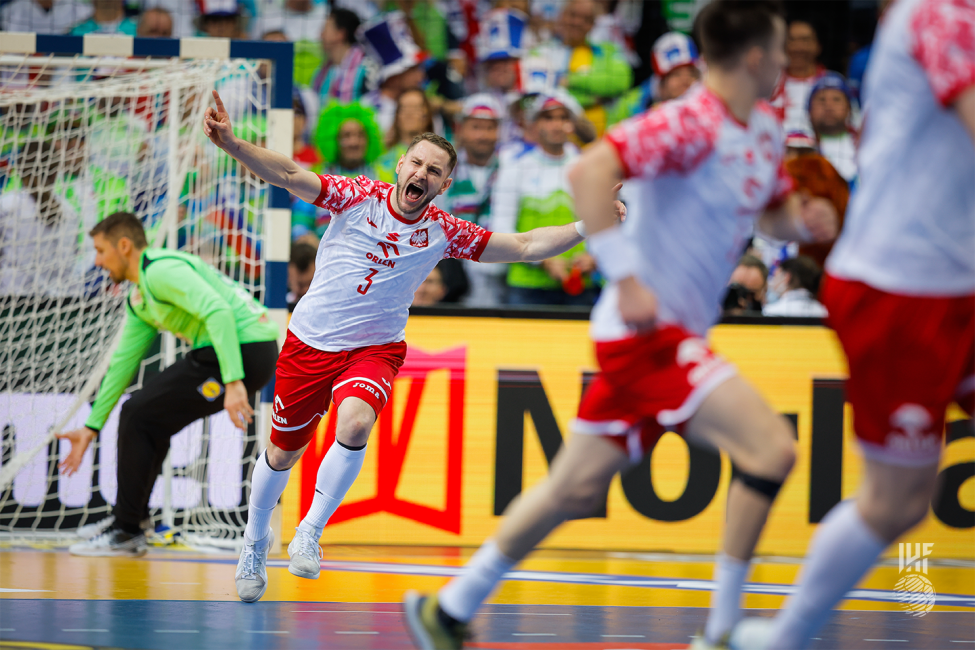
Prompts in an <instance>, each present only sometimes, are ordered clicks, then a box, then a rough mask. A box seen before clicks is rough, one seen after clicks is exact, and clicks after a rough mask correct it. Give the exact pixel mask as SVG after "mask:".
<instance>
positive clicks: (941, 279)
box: [826, 0, 975, 296]
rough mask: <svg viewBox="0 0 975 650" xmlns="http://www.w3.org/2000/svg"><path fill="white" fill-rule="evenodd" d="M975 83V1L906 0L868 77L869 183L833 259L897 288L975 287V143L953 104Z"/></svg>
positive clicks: (865, 180) (864, 179) (854, 202)
mask: <svg viewBox="0 0 975 650" xmlns="http://www.w3.org/2000/svg"><path fill="white" fill-rule="evenodd" d="M972 85H975V2H973V0H898V2H896V3H895V4H894V5H893V6H892V7H891V8H890V10H889V11H888V13H887V15H886V16H885V17H884V21H883V23H882V25H881V28H880V30H879V33H878V35H877V38H876V41H875V43H874V48H873V54H872V55H871V57H870V66H869V68H868V69H867V74H866V78H865V79H864V95H865V96H866V97H867V98H868V104H867V106H866V110H865V117H864V128H863V133H862V136H861V139H860V151H859V163H860V187H859V188H858V189H857V191H856V192H855V193H854V195H853V197H852V198H851V200H850V207H849V209H848V210H847V216H846V223H845V224H844V226H843V233H842V234H841V235H840V239H839V241H838V242H837V243H836V246H835V247H834V248H833V253H832V254H831V255H830V257H829V259H828V260H827V263H826V268H827V270H828V271H829V272H830V274H832V275H834V276H837V277H840V278H845V279H848V280H860V281H862V282H865V283H866V284H869V285H870V286H872V287H874V288H876V289H880V290H882V291H886V292H889V293H896V294H903V295H927V296H957V295H966V294H971V293H975V146H973V145H972V138H971V136H970V135H969V134H968V131H966V130H965V127H964V126H963V125H962V123H961V120H960V119H959V117H958V114H957V113H955V111H954V110H952V109H951V108H950V107H951V105H952V103H953V102H954V101H955V99H956V98H957V97H958V95H959V94H960V93H961V92H963V91H964V90H966V89H967V88H970V87H971V86H972Z"/></svg>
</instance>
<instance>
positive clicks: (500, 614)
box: [477, 612, 572, 616]
mask: <svg viewBox="0 0 975 650" xmlns="http://www.w3.org/2000/svg"><path fill="white" fill-rule="evenodd" d="M477 615H478V616H572V614H546V613H543V612H478V613H477Z"/></svg>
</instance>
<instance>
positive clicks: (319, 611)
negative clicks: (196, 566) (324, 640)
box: [291, 609, 568, 616]
mask: <svg viewBox="0 0 975 650" xmlns="http://www.w3.org/2000/svg"><path fill="white" fill-rule="evenodd" d="M291 613H292V614H402V613H403V612H374V611H372V610H370V609H293V610H291ZM566 616H568V614H566Z"/></svg>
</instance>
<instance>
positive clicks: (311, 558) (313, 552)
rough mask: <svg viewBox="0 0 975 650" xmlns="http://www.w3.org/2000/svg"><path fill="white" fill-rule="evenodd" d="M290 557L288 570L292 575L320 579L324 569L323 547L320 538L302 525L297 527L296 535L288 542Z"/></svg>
mask: <svg viewBox="0 0 975 650" xmlns="http://www.w3.org/2000/svg"><path fill="white" fill-rule="evenodd" d="M288 557H290V558H291V564H289V565H288V571H290V572H291V574H292V575H296V576H298V577H299V578H308V579H309V580H318V574H319V573H321V570H322V565H321V559H322V547H321V546H319V544H318V540H317V539H315V538H314V537H313V536H312V535H309V534H308V533H307V532H305V531H304V530H302V528H301V526H299V527H298V528H295V537H294V539H293V540H291V543H290V544H288Z"/></svg>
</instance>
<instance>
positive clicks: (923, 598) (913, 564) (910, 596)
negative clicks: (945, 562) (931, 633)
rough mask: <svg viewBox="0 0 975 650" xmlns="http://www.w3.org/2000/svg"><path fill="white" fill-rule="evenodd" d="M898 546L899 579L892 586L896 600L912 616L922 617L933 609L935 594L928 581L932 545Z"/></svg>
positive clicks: (906, 544) (907, 544) (932, 586)
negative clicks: (895, 593)
mask: <svg viewBox="0 0 975 650" xmlns="http://www.w3.org/2000/svg"><path fill="white" fill-rule="evenodd" d="M897 546H898V554H899V562H898V566H899V567H900V576H901V577H900V579H899V580H898V581H897V584H895V585H894V591H896V592H897V599H898V600H899V601H900V602H901V604H902V605H903V606H904V609H906V610H907V611H908V612H910V613H911V615H913V616H924V615H925V614H927V613H928V612H930V611H931V610H932V609H934V601H935V599H936V598H937V595H938V594H937V593H935V591H934V585H932V584H931V581H930V580H928V578H927V575H928V557H929V556H930V555H931V549H932V548H934V544H911V543H909V542H908V543H904V542H901V543H900V544H898V545H897Z"/></svg>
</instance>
